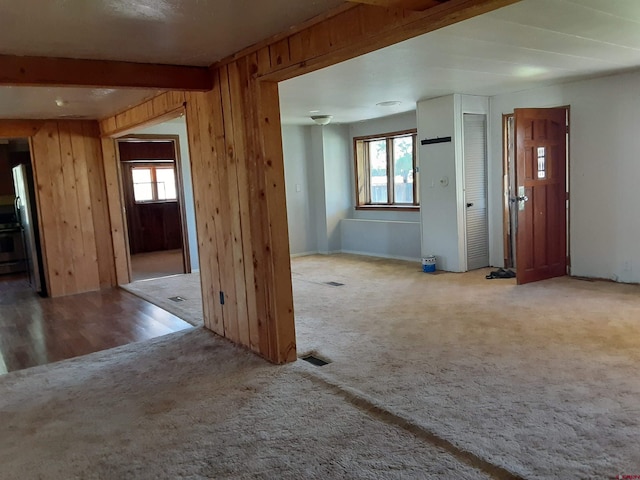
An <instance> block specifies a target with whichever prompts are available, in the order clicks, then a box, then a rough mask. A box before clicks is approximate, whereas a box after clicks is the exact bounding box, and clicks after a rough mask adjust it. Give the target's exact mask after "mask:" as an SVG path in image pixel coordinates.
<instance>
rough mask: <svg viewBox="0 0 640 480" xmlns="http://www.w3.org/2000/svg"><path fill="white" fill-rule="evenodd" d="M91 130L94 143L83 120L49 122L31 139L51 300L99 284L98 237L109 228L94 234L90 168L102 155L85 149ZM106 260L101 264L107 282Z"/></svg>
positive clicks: (88, 289)
mask: <svg viewBox="0 0 640 480" xmlns="http://www.w3.org/2000/svg"><path fill="white" fill-rule="evenodd" d="M86 123H90V122H86ZM91 132H93V134H94V135H95V136H93V137H92V140H93V142H98V138H97V126H96V125H93V128H92V129H91V128H89V129H88V132H87V133H86V134H85V132H84V131H83V123H82V122H73V121H60V122H56V121H49V122H45V124H44V125H43V127H42V128H41V129H40V130H39V131H38V132H37V133H36V134H35V135H34V136H33V137H32V141H31V145H32V157H33V167H34V174H35V181H36V185H37V189H38V204H39V205H38V207H39V216H40V219H39V221H40V224H41V227H42V228H41V230H42V232H41V234H42V235H41V236H42V238H41V241H42V248H43V251H44V255H45V257H46V259H47V260H46V268H45V276H46V279H47V287H48V289H49V294H50V295H51V296H54V297H58V296H63V295H72V294H75V293H81V292H86V291H91V290H98V289H99V288H100V286H101V275H100V262H99V261H98V246H97V237H98V236H105V237H106V238H109V230H108V229H106V228H104V229H103V230H99V231H97V230H96V226H95V225H96V224H95V221H94V208H95V198H94V196H93V195H92V193H91V187H90V183H91V180H90V178H89V175H90V170H89V164H92V163H101V156H100V155H99V153H100V152H99V151H96V150H95V149H87V148H86V143H85V141H86V139H87V136H86V135H91V134H92V133H91ZM101 225H104V222H101ZM104 227H106V225H104ZM110 261H111V259H107V258H105V259H103V261H102V265H103V267H104V268H105V269H106V270H107V273H106V275H107V279H108V278H109V275H110V274H109V262H110ZM107 281H108V280H105V284H106V283H107Z"/></svg>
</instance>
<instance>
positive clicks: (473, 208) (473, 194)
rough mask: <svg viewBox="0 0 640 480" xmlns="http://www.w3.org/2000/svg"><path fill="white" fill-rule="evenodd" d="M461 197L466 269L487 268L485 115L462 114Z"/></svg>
mask: <svg viewBox="0 0 640 480" xmlns="http://www.w3.org/2000/svg"><path fill="white" fill-rule="evenodd" d="M464 196H465V206H466V238H467V270H475V269H477V268H482V267H487V266H489V222H488V217H487V118H486V115H477V114H468V113H465V115H464Z"/></svg>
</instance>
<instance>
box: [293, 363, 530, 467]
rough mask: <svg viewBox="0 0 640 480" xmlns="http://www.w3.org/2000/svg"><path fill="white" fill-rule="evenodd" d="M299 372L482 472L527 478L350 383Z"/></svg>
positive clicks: (317, 373) (372, 414)
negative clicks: (457, 444)
mask: <svg viewBox="0 0 640 480" xmlns="http://www.w3.org/2000/svg"><path fill="white" fill-rule="evenodd" d="M301 374H302V375H303V376H304V377H305V378H307V379H309V380H311V381H312V382H314V383H316V384H319V385H322V386H324V387H329V389H330V390H331V391H332V392H333V393H334V394H336V395H338V396H340V397H342V398H343V399H344V400H346V401H347V402H349V403H350V404H351V405H353V406H354V407H356V408H357V409H359V410H362V411H365V412H367V413H369V414H370V415H371V416H373V417H375V418H377V419H378V420H380V421H382V422H384V423H386V424H388V425H393V426H396V427H399V428H402V429H403V430H405V431H407V432H409V433H411V434H413V435H414V436H416V437H418V438H420V439H422V440H425V441H427V442H429V443H431V444H432V445H434V446H436V447H438V448H440V449H441V450H444V451H445V452H447V453H449V454H450V455H452V456H453V457H454V458H456V459H457V460H459V461H461V462H463V463H465V464H466V465H468V466H470V467H473V468H476V469H478V470H481V471H482V472H483V473H486V474H487V475H490V476H492V477H493V478H495V479H497V480H526V479H525V477H521V476H519V475H517V474H515V473H513V472H511V471H509V470H507V469H506V468H504V467H500V466H498V465H495V464H493V463H491V462H489V461H487V460H485V459H483V458H481V457H479V456H478V455H476V454H474V453H472V452H469V451H468V450H464V449H462V448H460V447H458V446H456V445H454V444H453V443H451V442H450V441H449V440H446V439H444V438H442V437H440V436H438V435H437V434H435V433H434V432H432V431H430V430H428V429H426V428H425V427H422V426H420V425H418V424H416V423H415V422H413V421H412V420H411V419H410V418H409V416H403V415H400V414H399V413H394V412H391V411H389V410H388V409H386V408H384V407H383V406H381V405H380V404H379V403H378V402H376V401H375V400H374V399H373V398H368V397H369V396H368V395H367V394H365V393H363V392H360V391H359V390H357V389H355V388H353V387H349V386H343V385H339V384H338V383H336V382H334V381H332V380H331V379H329V378H327V377H326V376H325V375H323V374H320V373H319V372H309V371H305V372H301Z"/></svg>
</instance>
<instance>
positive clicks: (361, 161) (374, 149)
mask: <svg viewBox="0 0 640 480" xmlns="http://www.w3.org/2000/svg"><path fill="white" fill-rule="evenodd" d="M353 140H354V151H355V163H356V199H357V203H356V207H361V208H372V207H378V208H385V207H389V208H397V207H407V208H415V207H417V206H418V205H420V203H419V201H418V176H417V168H416V131H415V130H409V131H404V132H395V133H388V134H382V135H374V136H370V137H356V138H354V139H353Z"/></svg>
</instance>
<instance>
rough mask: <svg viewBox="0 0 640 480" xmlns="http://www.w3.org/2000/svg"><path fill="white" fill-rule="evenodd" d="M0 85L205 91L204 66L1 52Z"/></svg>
mask: <svg viewBox="0 0 640 480" xmlns="http://www.w3.org/2000/svg"><path fill="white" fill-rule="evenodd" d="M0 85H17V86H44V85H46V86H58V87H94V88H148V89H154V90H193V91H206V90H210V89H211V87H212V80H211V71H210V70H209V69H208V68H206V67H187V66H180V65H159V64H147V63H133V62H116V61H107V60H80V59H73V58H48V57H20V56H14V55H0Z"/></svg>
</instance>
